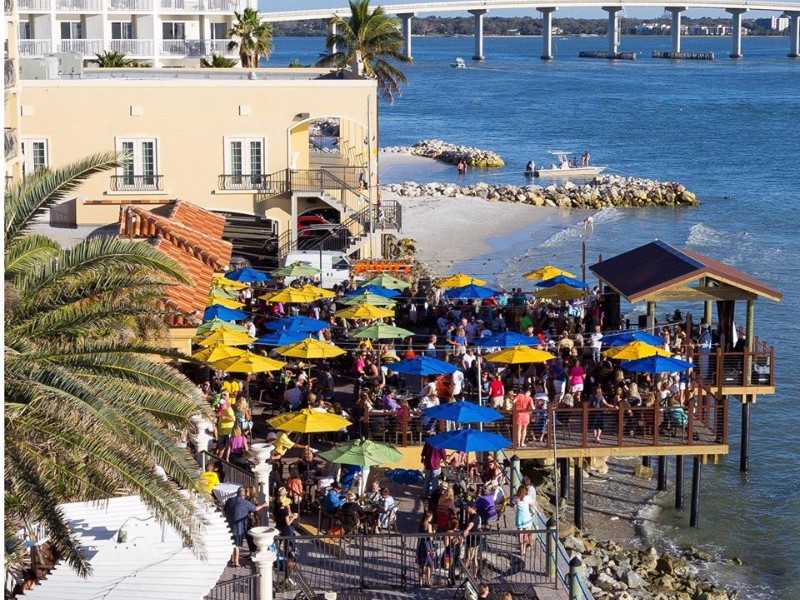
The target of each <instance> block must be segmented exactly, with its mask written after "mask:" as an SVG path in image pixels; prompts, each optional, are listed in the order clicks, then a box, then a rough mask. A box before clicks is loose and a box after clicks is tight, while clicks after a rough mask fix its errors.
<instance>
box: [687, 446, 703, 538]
mask: <svg viewBox="0 0 800 600" xmlns="http://www.w3.org/2000/svg"><path fill="white" fill-rule="evenodd" d="M700 467H701V462H700V457H699V456H695V457H694V465H693V467H692V512H691V514H690V515H689V525H690V526H691V527H699V526H700Z"/></svg>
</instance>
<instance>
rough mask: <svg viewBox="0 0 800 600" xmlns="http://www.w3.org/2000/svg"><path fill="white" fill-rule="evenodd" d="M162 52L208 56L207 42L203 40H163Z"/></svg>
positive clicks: (176, 54)
mask: <svg viewBox="0 0 800 600" xmlns="http://www.w3.org/2000/svg"><path fill="white" fill-rule="evenodd" d="M161 54H170V55H173V56H206V55H207V54H208V52H207V51H206V42H204V41H203V40H162V42H161Z"/></svg>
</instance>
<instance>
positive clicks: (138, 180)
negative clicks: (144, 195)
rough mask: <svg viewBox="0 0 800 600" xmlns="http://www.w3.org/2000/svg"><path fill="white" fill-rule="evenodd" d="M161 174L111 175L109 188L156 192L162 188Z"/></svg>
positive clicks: (119, 190)
mask: <svg viewBox="0 0 800 600" xmlns="http://www.w3.org/2000/svg"><path fill="white" fill-rule="evenodd" d="M162 177H163V175H112V176H111V190H112V191H114V192H157V191H160V190H161V189H163V188H162V187H161V179H162Z"/></svg>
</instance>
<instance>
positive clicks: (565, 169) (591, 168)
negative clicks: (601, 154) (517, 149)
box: [525, 150, 608, 178]
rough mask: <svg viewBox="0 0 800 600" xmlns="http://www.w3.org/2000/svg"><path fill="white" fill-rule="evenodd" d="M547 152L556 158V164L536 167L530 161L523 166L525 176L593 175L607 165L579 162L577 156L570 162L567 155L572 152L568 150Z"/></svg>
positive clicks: (561, 176) (563, 176)
mask: <svg viewBox="0 0 800 600" xmlns="http://www.w3.org/2000/svg"><path fill="white" fill-rule="evenodd" d="M549 152H550V154H552V155H553V156H555V157H556V158H557V159H558V164H556V163H551V164H550V166H549V167H536V165H535V164H534V162H533V161H530V162H529V163H528V165H527V166H526V167H525V176H526V177H560V178H568V177H593V176H594V175H599V174H600V173H602V172H603V171H605V170H606V169H607V168H608V165H584V164H580V163H579V162H578V161H579V159H578V158H575V159H573V161H572V163H570V159H569V157H570V155H571V154H573V153H572V152H570V151H569V150H550V151H549Z"/></svg>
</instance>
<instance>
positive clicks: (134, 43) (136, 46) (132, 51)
mask: <svg viewBox="0 0 800 600" xmlns="http://www.w3.org/2000/svg"><path fill="white" fill-rule="evenodd" d="M109 46H110V49H111V50H112V51H114V52H122V53H123V54H126V55H129V56H152V55H153V49H154V48H155V43H154V41H153V40H111V41H110V43H109Z"/></svg>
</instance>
